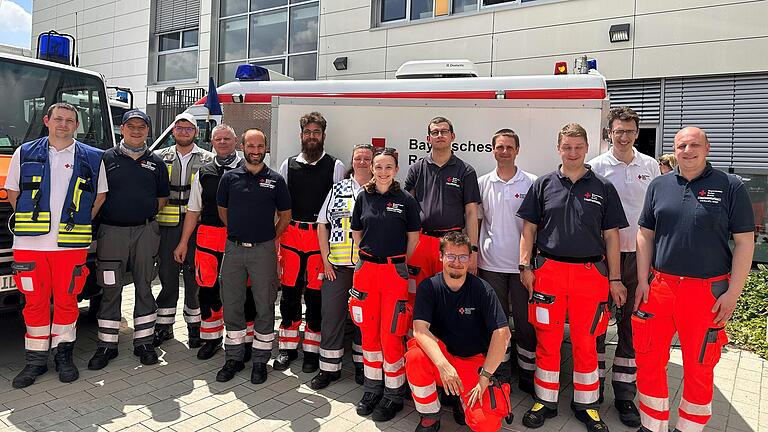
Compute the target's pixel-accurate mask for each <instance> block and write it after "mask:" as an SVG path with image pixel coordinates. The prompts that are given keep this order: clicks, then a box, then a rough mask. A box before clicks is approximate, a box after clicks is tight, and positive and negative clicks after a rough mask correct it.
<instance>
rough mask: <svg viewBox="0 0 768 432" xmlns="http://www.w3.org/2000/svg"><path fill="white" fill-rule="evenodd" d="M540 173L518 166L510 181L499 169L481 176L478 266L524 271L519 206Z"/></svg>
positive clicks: (487, 268)
mask: <svg viewBox="0 0 768 432" xmlns="http://www.w3.org/2000/svg"><path fill="white" fill-rule="evenodd" d="M534 180H536V176H535V175H533V174H531V173H527V172H525V171H523V170H521V169H520V168H519V167H518V168H517V173H516V174H515V176H514V177H512V178H511V179H510V180H509V181H506V182H505V181H503V180H502V179H500V178H499V176H498V175H497V174H496V170H495V169H494V170H493V171H491V172H489V173H488V174H486V175H484V176H482V177H480V178H479V179H477V183H478V185H479V186H480V196H481V197H482V199H483V202H482V205H480V206H478V218H480V219H482V220H483V222H482V223H481V224H480V239H479V243H480V244H479V245H478V248H479V256H478V257H477V266H478V267H480V268H481V269H483V270H488V271H493V272H499V273H520V271H519V270H518V265H519V264H520V233H521V232H522V230H523V220H522V219H520V218H519V217H517V214H516V213H517V210H518V209H519V208H520V204H522V203H523V199H524V198H525V194H526V193H528V189H530V188H531V185H532V184H533V181H534Z"/></svg>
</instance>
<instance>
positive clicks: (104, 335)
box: [88, 110, 170, 370]
mask: <svg viewBox="0 0 768 432" xmlns="http://www.w3.org/2000/svg"><path fill="white" fill-rule="evenodd" d="M149 128H150V121H149V117H148V116H147V115H146V114H145V113H144V112H142V111H140V110H131V111H128V112H126V113H125V114H124V115H123V124H122V125H121V126H120V132H121V133H122V134H123V140H122V141H120V144H119V145H117V146H116V147H114V148H111V149H109V150H107V151H106V152H104V158H103V161H104V167H105V169H106V173H107V182H108V183H109V185H110V187H109V192H107V199H106V201H105V202H104V205H103V206H102V208H101V217H102V219H101V226H100V227H99V234H98V237H97V238H98V240H99V244H98V248H97V258H96V269H97V270H96V281H97V282H98V284H99V285H100V286H101V287H102V288H103V290H104V296H103V298H102V300H101V308H100V309H99V314H98V318H99V340H98V342H97V344H96V353H95V354H94V355H93V357H92V358H91V360H90V361H89V362H88V369H91V370H99V369H103V368H104V367H105V366H106V365H107V364H108V363H109V361H110V360H112V359H114V358H115V357H117V342H118V335H119V333H120V317H121V306H122V292H123V274H124V273H125V272H126V270H127V268H128V263H129V262H130V264H131V275H132V276H133V285H134V287H135V291H136V293H135V298H136V303H135V305H134V308H133V354H134V355H135V356H137V357H139V360H140V361H141V363H142V364H144V365H152V364H156V363H157V351H155V347H153V346H152V340H153V339H154V333H155V319H156V318H157V304H156V303H155V296H154V295H152V286H151V284H152V279H154V277H155V256H157V250H158V247H159V246H160V226H159V225H158V224H157V220H155V216H156V215H157V212H158V210H159V209H161V208H163V206H164V205H165V204H166V203H167V202H168V195H169V194H170V185H169V184H168V171H167V170H166V169H165V163H163V160H162V159H160V157H159V156H157V155H156V154H154V153H152V152H151V151H149V149H148V148H147V135H148V134H149Z"/></svg>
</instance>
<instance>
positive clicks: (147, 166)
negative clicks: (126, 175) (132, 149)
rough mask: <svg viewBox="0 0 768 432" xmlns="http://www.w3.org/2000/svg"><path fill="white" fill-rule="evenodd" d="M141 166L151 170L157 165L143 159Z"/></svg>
mask: <svg viewBox="0 0 768 432" xmlns="http://www.w3.org/2000/svg"><path fill="white" fill-rule="evenodd" d="M141 167H142V168H146V169H148V170H150V171H154V170H155V169H156V168H157V167H156V166H155V163H154V162H152V161H149V160H144V161H141Z"/></svg>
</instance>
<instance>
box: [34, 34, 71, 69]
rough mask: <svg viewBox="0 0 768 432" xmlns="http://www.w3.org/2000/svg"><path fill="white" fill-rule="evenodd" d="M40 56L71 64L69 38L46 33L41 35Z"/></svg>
mask: <svg viewBox="0 0 768 432" xmlns="http://www.w3.org/2000/svg"><path fill="white" fill-rule="evenodd" d="M38 50H39V52H40V58H41V59H43V60H48V61H53V62H56V63H63V64H70V53H71V51H70V47H69V38H68V37H66V36H60V35H54V34H50V33H46V34H43V35H40V44H39V46H38Z"/></svg>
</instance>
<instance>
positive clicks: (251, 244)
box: [227, 236, 257, 248]
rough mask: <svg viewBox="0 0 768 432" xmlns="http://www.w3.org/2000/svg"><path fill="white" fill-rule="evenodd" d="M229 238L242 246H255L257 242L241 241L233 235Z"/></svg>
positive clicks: (228, 238) (228, 237)
mask: <svg viewBox="0 0 768 432" xmlns="http://www.w3.org/2000/svg"><path fill="white" fill-rule="evenodd" d="M227 240H229V241H231V242H232V243H234V244H236V245H238V246H242V247H244V248H252V247H254V246H255V245H256V244H257V243H253V242H241V241H239V240H237V239H235V238H234V237H232V236H227Z"/></svg>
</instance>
